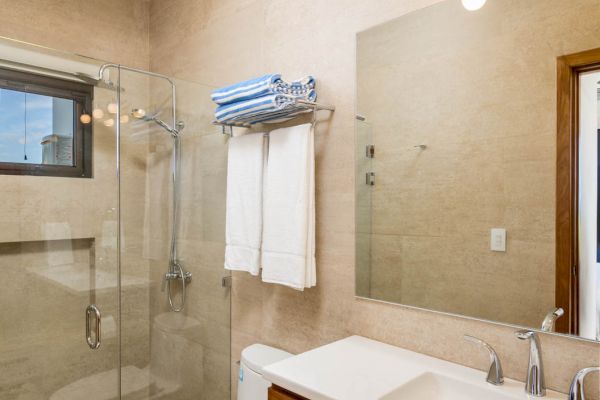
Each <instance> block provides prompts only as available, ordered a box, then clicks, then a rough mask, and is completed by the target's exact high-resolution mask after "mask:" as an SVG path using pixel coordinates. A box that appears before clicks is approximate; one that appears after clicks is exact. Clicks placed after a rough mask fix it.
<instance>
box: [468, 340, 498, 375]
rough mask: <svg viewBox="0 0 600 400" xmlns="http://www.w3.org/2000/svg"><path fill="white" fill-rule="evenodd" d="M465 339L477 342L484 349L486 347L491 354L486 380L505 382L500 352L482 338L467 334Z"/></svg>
mask: <svg viewBox="0 0 600 400" xmlns="http://www.w3.org/2000/svg"><path fill="white" fill-rule="evenodd" d="M464 338H465V340H466V341H468V342H471V343H475V344H477V345H479V346H481V347H483V348H484V349H486V350H487V351H488V352H489V354H490V369H489V371H488V374H487V378H486V381H487V382H488V383H491V384H492V385H502V384H503V383H504V374H503V373H502V364H500V359H499V358H498V354H496V351H495V350H494V349H493V348H492V346H490V345H489V344H487V343H486V342H484V341H483V340H481V339H478V338H476V337H474V336H470V335H465V336H464Z"/></svg>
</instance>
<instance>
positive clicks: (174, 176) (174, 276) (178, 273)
mask: <svg viewBox="0 0 600 400" xmlns="http://www.w3.org/2000/svg"><path fill="white" fill-rule="evenodd" d="M108 68H116V69H117V70H118V72H119V78H118V79H119V82H118V87H119V89H120V81H121V70H125V71H131V72H136V73H139V74H143V75H146V76H150V77H155V78H159V79H163V80H165V81H167V82H168V83H169V84H170V85H171V108H172V113H171V114H172V117H173V118H172V122H171V125H169V124H167V123H166V122H164V121H162V120H160V119H159V118H157V117H156V116H152V117H147V116H139V117H137V116H136V118H140V119H143V120H145V121H150V122H154V123H156V124H157V125H159V126H160V127H161V128H163V129H164V130H165V131H167V132H168V133H169V134H170V135H171V137H172V138H173V152H172V155H171V185H172V196H171V197H172V203H171V207H172V213H173V215H172V218H171V240H170V246H169V265H168V268H167V272H166V273H165V275H164V277H163V283H162V288H163V290H164V288H165V286H166V288H167V297H168V299H169V306H170V307H171V310H173V311H175V312H180V311H182V310H183V308H184V307H185V298H186V294H185V291H186V285H187V284H188V283H189V282H190V281H191V280H192V273H191V272H189V271H186V270H185V269H184V268H183V266H182V265H181V263H180V262H179V260H178V258H177V231H178V229H179V197H180V168H181V137H180V136H181V131H182V130H183V128H184V123H183V122H182V121H177V99H176V87H175V82H174V81H173V80H172V79H171V78H170V77H168V76H166V75H162V74H157V73H155V72H150V71H144V70H141V69H137V68H132V67H126V66H123V65H120V64H113V63H106V64H103V65H102V66H100V70H99V71H98V77H97V81H98V82H101V81H102V79H103V76H104V72H105V71H106V70H107V69H108ZM117 103H118V105H119V107H117V121H121V106H120V105H121V91H120V90H117ZM116 134H117V152H118V154H119V155H120V141H121V124H120V123H118V124H117V131H116ZM117 175H120V156H119V157H117ZM118 191H119V197H120V183H119V189H118ZM118 220H119V232H120V231H121V227H120V221H121V215H120V207H119V218H118ZM118 246H119V248H120V243H119V244H118ZM118 262H119V265H120V256H119V261H118ZM120 274H121V272H120V268H119V276H120ZM176 280H179V281H181V302H180V303H179V304H176V303H175V301H174V300H173V297H174V296H173V293H172V290H171V282H173V281H176ZM119 292H120V288H119Z"/></svg>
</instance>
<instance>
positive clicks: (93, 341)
mask: <svg viewBox="0 0 600 400" xmlns="http://www.w3.org/2000/svg"><path fill="white" fill-rule="evenodd" d="M92 316H93V317H94V320H95V321H96V325H95V329H94V334H95V335H94V336H95V337H92V324H91V319H92ZM101 319H102V314H100V310H99V309H98V307H96V305H94V304H90V305H89V306H88V307H87V308H86V309H85V340H86V342H87V344H88V346H90V349H92V350H96V349H97V348H98V347H100V321H101Z"/></svg>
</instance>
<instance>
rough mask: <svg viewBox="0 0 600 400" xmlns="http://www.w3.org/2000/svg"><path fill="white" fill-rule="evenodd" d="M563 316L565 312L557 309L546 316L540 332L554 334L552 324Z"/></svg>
mask: <svg viewBox="0 0 600 400" xmlns="http://www.w3.org/2000/svg"><path fill="white" fill-rule="evenodd" d="M564 314H565V310H563V309H562V308H560V307H558V308H555V309H553V310H552V311H550V312H549V313H548V314H546V317H545V318H544V322H542V332H554V323H555V322H556V320H557V319H559V318H560V317H562V316H563V315H564Z"/></svg>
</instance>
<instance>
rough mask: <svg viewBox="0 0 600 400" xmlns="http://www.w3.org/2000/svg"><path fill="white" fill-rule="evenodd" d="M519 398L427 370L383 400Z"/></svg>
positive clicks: (504, 399) (489, 387)
mask: <svg viewBox="0 0 600 400" xmlns="http://www.w3.org/2000/svg"><path fill="white" fill-rule="evenodd" d="M518 398H519V397H514V396H511V395H508V394H506V393H502V389H500V388H497V387H494V386H491V385H489V386H488V387H481V386H476V385H473V384H470V383H467V382H463V381H460V380H457V379H453V378H449V377H447V376H444V375H439V374H436V373H432V372H426V373H424V374H422V375H419V376H418V377H416V378H415V379H412V380H410V381H408V382H407V383H405V384H404V385H402V386H400V387H399V388H398V389H396V390H394V391H392V392H391V393H389V394H387V395H385V396H383V397H382V398H381V400H405V399H419V400H481V399H486V400H513V399H518Z"/></svg>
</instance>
